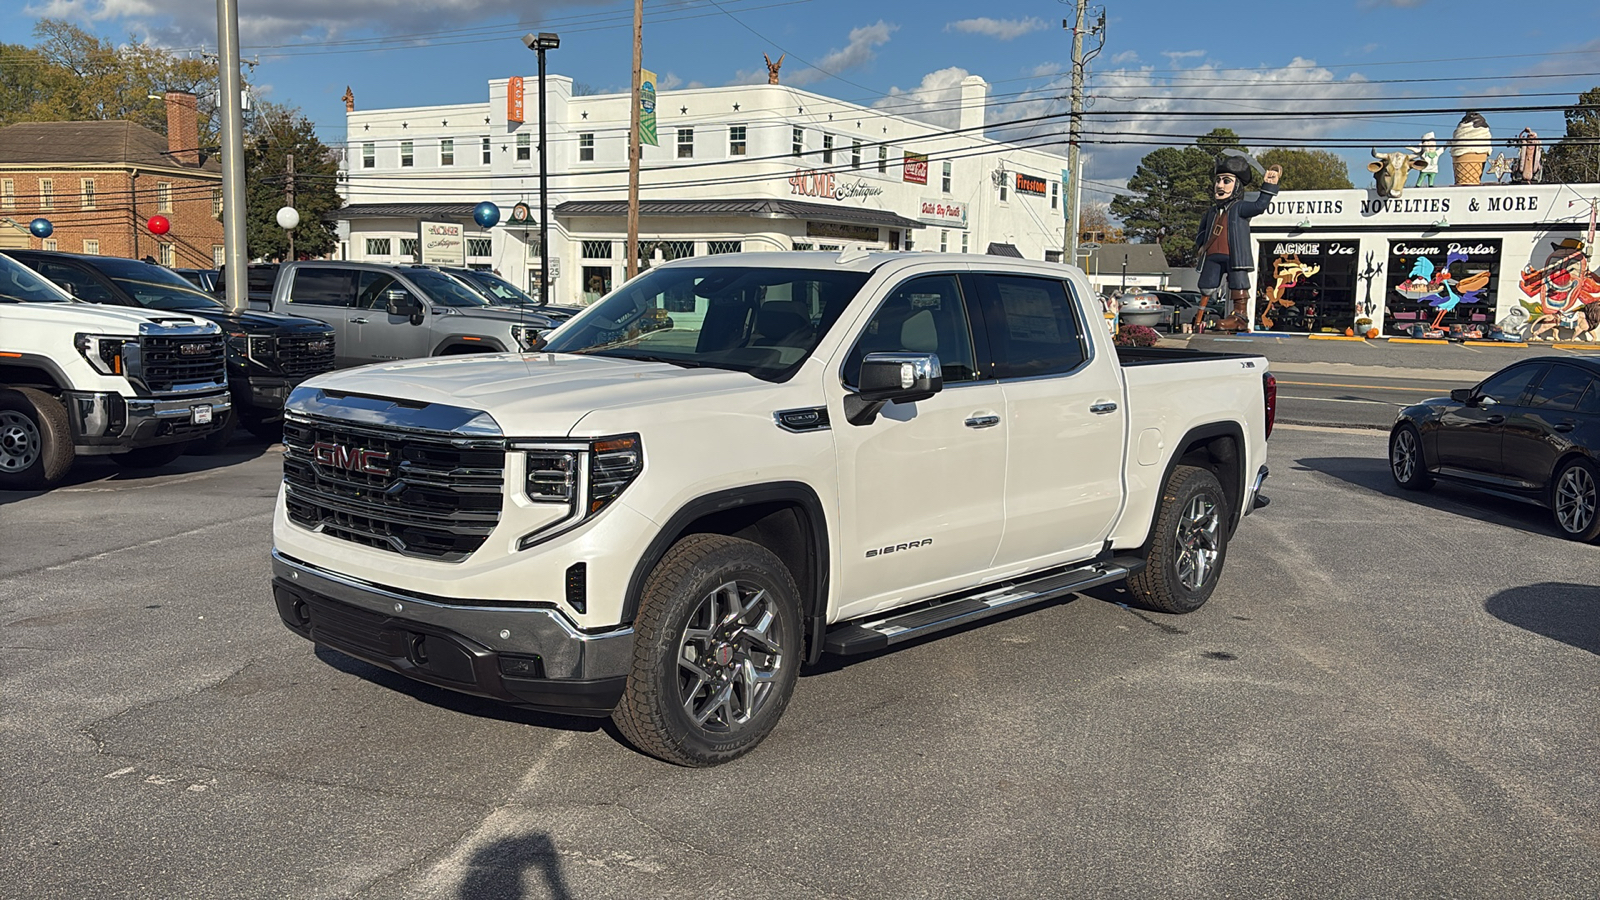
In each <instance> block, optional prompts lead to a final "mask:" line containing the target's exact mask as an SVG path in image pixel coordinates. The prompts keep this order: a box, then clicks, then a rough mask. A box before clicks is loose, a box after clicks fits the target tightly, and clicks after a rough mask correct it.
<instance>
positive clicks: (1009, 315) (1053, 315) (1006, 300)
mask: <svg viewBox="0 0 1600 900" xmlns="http://www.w3.org/2000/svg"><path fill="white" fill-rule="evenodd" d="M977 280H978V283H979V284H980V285H981V286H982V291H983V295H984V298H983V299H984V312H985V315H986V316H987V321H988V324H989V329H988V330H989V347H990V351H991V352H992V353H993V354H994V361H995V375H996V376H997V377H1000V378H1028V377H1032V376H1038V375H1059V374H1061V373H1063V372H1070V371H1072V370H1073V369H1076V368H1077V367H1078V366H1080V365H1082V364H1083V362H1084V360H1086V359H1088V349H1087V348H1086V347H1085V345H1084V331H1083V323H1081V322H1080V321H1078V311H1077V307H1076V306H1075V305H1074V304H1073V302H1072V297H1071V296H1069V295H1068V294H1067V286H1066V285H1065V284H1064V283H1062V282H1060V281H1058V280H1056V279H1053V278H1030V277H1027V276H1021V275H979V276H977Z"/></svg>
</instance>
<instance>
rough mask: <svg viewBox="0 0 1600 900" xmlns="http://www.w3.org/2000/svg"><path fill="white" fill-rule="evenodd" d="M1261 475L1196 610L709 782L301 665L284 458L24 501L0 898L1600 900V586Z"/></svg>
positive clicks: (305, 660)
mask: <svg viewBox="0 0 1600 900" xmlns="http://www.w3.org/2000/svg"><path fill="white" fill-rule="evenodd" d="M1271 453H1272V459H1271V465H1272V470H1273V476H1272V478H1271V480H1270V481H1269V482H1268V486H1267V493H1268V494H1269V495H1270V496H1271V497H1272V499H1273V504H1272V505H1271V506H1270V507H1269V508H1267V509H1265V510H1263V511H1261V512H1259V513H1257V514H1256V515H1254V516H1252V517H1250V518H1249V519H1247V520H1246V522H1245V523H1244V525H1243V527H1242V528H1241V530H1240V532H1239V533H1238V535H1237V536H1236V538H1235V542H1234V544H1233V546H1232V548H1231V551H1230V555H1229V557H1228V560H1227V563H1226V566H1227V568H1226V571H1225V573H1224V576H1223V582H1222V585H1221V587H1220V588H1219V590H1218V593H1217V595H1216V596H1215V597H1214V598H1213V600H1212V602H1211V603H1210V604H1209V605H1207V606H1206V607H1205V608H1203V609H1202V610H1200V611H1199V612H1196V613H1194V614H1192V615H1189V616H1182V617H1175V616H1164V615H1157V614H1151V613H1144V612H1139V611H1136V610H1132V609H1129V608H1126V607H1124V606H1122V605H1120V603H1119V602H1118V601H1119V599H1120V595H1119V594H1118V593H1117V592H1116V591H1115V590H1109V589H1108V590H1101V591H1098V592H1096V593H1095V594H1093V595H1087V596H1080V597H1077V598H1075V599H1073V600H1072V601H1070V602H1064V603H1058V604H1055V605H1051V606H1047V607H1044V608H1040V609H1037V610H1034V611H1032V612H1029V613H1026V614H1022V615H1017V616H1013V617H1011V618H1009V619H1005V620H1003V621H1000V622H996V623H993V624H989V625H986V626H983V627H978V628H974V629H971V630H967V631H965V632H961V633H957V634H954V635H950V636H947V637H944V638H942V639H939V640H934V641H929V642H926V643H922V644H919V645H914V646H911V647H909V648H907V649H903V650H900V651H898V652H894V653H890V654H886V655H881V656H877V657H873V658H868V659H864V660H860V661H856V662H853V663H852V664H850V665H847V666H825V667H824V668H822V669H820V670H818V671H816V672H814V673H811V674H809V675H808V676H806V677H803V678H802V679H801V682H800V685H799V688H798V692H797V695H796V698H795V700H794V702H793V703H792V704H791V706H790V708H789V710H788V712H787V714H786V716H785V718H784V720H783V722H782V723H781V724H780V726H779V728H778V730H777V731H776V732H775V733H774V735H773V736H772V737H771V738H770V739H768V741H767V742H766V743H765V744H763V745H762V747H761V748H760V749H759V750H757V751H756V753H754V754H753V755H752V756H749V757H747V758H745V759H742V760H740V761H737V762H735V763H733V764H730V765H727V766H723V767H720V768H716V769H711V770H688V769H680V768H675V767H672V766H669V765H666V764H663V763H660V762H658V761H656V760H654V759H651V758H648V757H645V756H642V755H640V754H638V753H636V752H634V751H633V750H631V749H629V748H628V747H627V746H625V745H624V744H623V743H621V741H620V739H619V738H618V737H617V736H616V733H615V732H614V730H613V729H611V728H610V727H609V726H608V725H604V724H602V723H598V722H593V721H588V720H581V719H565V718H558V717H552V716H546V715H540V714H535V713H528V712H523V711H518V710H514V709H508V708H505V707H500V706H497V705H494V704H491V703H487V702H480V701H476V700H473V699H470V698H464V697H460V696H456V695H452V694H449V693H445V692H442V691H437V690H434V689H432V688H427V687H423V686H419V685H414V684H411V683H409V682H406V681H405V680H403V679H401V678H399V677H397V676H392V675H389V674H387V673H384V672H381V671H378V670H375V669H373V668H370V667H368V666H366V665H364V664H361V663H358V662H355V661H353V660H351V659H349V658H346V657H343V656H340V655H339V654H337V653H333V652H329V651H321V650H318V649H316V648H314V647H313V646H311V645H310V644H307V643H305V642H304V641H302V640H301V639H299V638H298V637H295V636H293V635H291V634H290V633H289V632H288V631H287V630H285V629H284V628H283V626H282V625H281V624H279V622H278V620H277V617H276V614H275V612H274V611H273V608H272V604H271V601H270V599H269V596H268V591H267V579H268V565H267V559H266V551H267V548H268V546H269V543H270V534H269V530H270V511H271V506H272V499H273V497H274V495H275V492H276V484H277V480H278V475H279V470H278V456H277V452H276V451H275V450H274V449H271V448H263V447H261V446H260V445H259V444H250V443H248V442H240V443H238V444H236V445H235V452H233V453H231V454H229V455H226V456H223V457H220V458H214V459H205V458H196V457H187V458H185V459H184V460H182V461H181V462H180V463H179V465H178V467H177V470H176V471H172V472H166V473H163V474H159V475H145V476H142V477H131V476H129V475H128V474H126V473H122V472H119V471H118V470H116V469H115V468H114V467H112V466H110V465H108V464H103V463H91V464H89V465H85V466H83V467H82V468H81V469H79V470H78V471H77V472H76V473H75V475H74V481H73V483H72V484H70V485H68V486H66V487H65V488H63V489H59V490H56V491H54V492H52V493H49V494H43V495H21V494H3V493H0V632H3V635H0V679H3V683H4V685H5V691H4V697H5V699H4V703H3V706H0V728H3V729H4V735H5V737H4V741H3V744H0V760H3V766H4V772H3V775H4V778H3V783H4V789H3V791H4V796H3V806H0V885H3V886H4V887H3V888H0V894H3V895H4V896H6V897H17V898H75V900H76V898H84V897H96V898H110V897H139V898H150V897H174V898H178V897H181V898H213V897H215V898H230V900H237V898H254V897H262V898H277V897H296V898H324V897H327V898H333V897H351V898H394V897H407V898H412V897H417V898H536V897H550V898H610V897H618V898H624V897H625V898H637V897H683V898H706V897H729V898H733V897H738V898H748V897H770V898H778V897H784V898H787V897H797V898H798V897H806V898H814V897H826V898H858V897H860V898H879V897H929V898H933V897H939V898H945V897H1029V898H1032V897H1107V896H1124V897H1173V896H1183V897H1218V898H1220V897H1349V898H1370V897H1382V896H1411V897H1451V898H1463V897H1484V898H1489V897H1493V898H1503V897H1562V898H1565V897H1574V898H1577V897H1582V898H1590V897H1593V896H1594V894H1595V885H1596V884H1600V799H1597V798H1600V740H1597V737H1600V724H1597V723H1600V692H1597V690H1596V686H1597V685H1600V589H1597V588H1596V587H1595V585H1596V583H1597V582H1600V547H1594V546H1581V545H1575V544H1572V543H1570V542H1567V541H1565V540H1562V539H1561V538H1559V537H1557V536H1556V534H1555V531H1554V528H1553V527H1552V526H1551V524H1550V523H1549V522H1548V517H1547V514H1546V513H1544V512H1543V511H1542V510H1538V509H1535V508H1532V507H1525V506H1521V505H1518V504H1515V503H1511V502H1509V501H1499V500H1495V499H1493V498H1484V497H1479V496H1476V495H1472V494H1468V493H1466V492H1462V491H1456V490H1453V489H1450V488H1440V489H1438V490H1436V491H1435V492H1433V493H1430V494H1424V495H1402V494H1401V493H1400V492H1399V491H1397V490H1396V489H1395V488H1394V487H1393V486H1392V485H1391V483H1390V480H1389V476H1388V474H1387V471H1386V469H1385V463H1384V460H1383V453H1384V444H1383V435H1382V434H1381V433H1380V432H1375V431H1337V430H1330V429H1305V428H1296V427H1292V426H1288V427H1284V428H1282V429H1280V430H1279V431H1278V432H1277V433H1276V434H1275V435H1274V438H1273V442H1272V449H1271Z"/></svg>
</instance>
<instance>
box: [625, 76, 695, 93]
mask: <svg viewBox="0 0 1600 900" xmlns="http://www.w3.org/2000/svg"><path fill="white" fill-rule="evenodd" d="M680 87H683V79H682V78H679V77H678V76H677V75H674V74H673V73H671V72H668V73H666V74H665V75H661V76H659V77H657V78H656V90H658V91H670V90H675V89H677V88H680ZM628 90H630V91H631V90H633V87H632V86H631V85H630V86H629V87H628Z"/></svg>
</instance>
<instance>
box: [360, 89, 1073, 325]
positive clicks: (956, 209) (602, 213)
mask: <svg viewBox="0 0 1600 900" xmlns="http://www.w3.org/2000/svg"><path fill="white" fill-rule="evenodd" d="M546 81H547V88H546V105H547V108H546V129H547V133H548V144H549V161H548V170H549V207H550V213H551V214H550V216H549V222H548V229H549V234H550V268H551V273H550V274H551V299H552V301H553V302H556V303H581V302H585V301H588V300H592V299H593V298H595V297H596V296H598V295H599V294H601V293H604V292H606V291H609V290H610V289H611V287H612V286H613V285H615V284H619V283H620V282H621V280H622V278H623V277H624V274H625V271H626V269H625V262H626V261H625V257H624V249H623V244H624V242H625V239H626V231H627V182H628V178H627V168H628V158H627V135H628V118H629V97H628V95H627V94H602V95H592V96H573V94H572V80H571V79H570V78H566V77H562V76H551V77H549V78H547V79H546ZM486 93H487V96H486V97H485V99H484V100H483V101H481V102H478V103H470V104H461V105H451V106H423V107H411V108H406V109H384V110H361V111H354V110H352V111H350V112H348V113H347V115H346V122H347V128H348V142H347V152H346V156H345V162H344V170H343V171H342V172H341V178H342V179H343V181H344V193H345V196H346V199H347V203H348V206H347V207H346V208H345V209H344V210H343V211H341V213H340V217H341V224H340V229H341V236H342V238H343V241H344V247H343V253H344V255H345V256H346V257H347V258H350V259H356V260H368V261H386V262H410V261H412V260H414V259H418V258H420V256H421V255H422V252H423V250H424V241H423V229H424V226H425V225H426V224H427V223H454V224H455V225H460V226H464V228H463V229H462V230H461V232H462V233H460V234H459V235H457V236H455V239H452V240H447V241H444V242H443V243H442V244H441V246H442V247H443V248H444V249H445V250H446V251H448V252H449V253H452V254H454V255H456V256H457V257H459V258H460V259H461V262H464V263H465V264H467V265H471V266H476V267H482V268H492V269H496V270H498V271H499V272H500V273H501V274H502V275H503V276H504V277H506V278H508V279H510V280H512V281H515V282H517V283H519V284H524V285H527V286H528V287H529V289H530V291H534V292H536V289H537V284H538V280H539V278H540V274H541V273H540V261H539V247H538V234H539V232H538V222H537V220H538V214H539V159H538V145H539V137H538V135H539V101H538V80H537V79H536V78H531V77H529V78H512V79H497V80H493V81H490V82H488V85H487V92H486ZM889 102H891V103H893V102H895V101H889ZM987 104H988V85H987V84H986V83H985V82H984V81H983V79H981V78H977V77H969V78H968V79H966V81H965V82H963V83H962V85H961V87H960V96H959V99H958V100H957V99H952V100H951V101H950V102H948V103H946V104H943V107H944V108H943V109H942V110H940V111H941V112H942V113H943V115H944V116H945V117H947V118H948V120H949V122H950V126H949V127H940V126H936V125H931V124H928V122H925V121H920V120H918V119H913V118H909V117H907V116H905V115H902V114H900V113H899V112H897V108H896V107H892V106H891V107H886V108H872V107H866V106H860V105H858V104H854V103H847V102H843V101H839V100H834V99H830V98H828V97H823V96H820V95H818V94H814V93H811V92H810V91H805V90H801V89H798V88H794V87H790V86H788V85H773V84H758V85H742V86H734V87H718V88H694V89H687V90H673V91H664V92H661V93H660V94H658V95H657V102H656V110H657V134H658V136H659V140H660V145H659V146H648V145H647V146H645V148H644V153H643V156H642V170H643V171H642V175H641V189H640V197H641V198H642V203H641V219H640V226H639V237H640V245H641V255H642V257H643V260H644V262H645V264H648V263H649V261H650V259H651V258H652V257H653V256H654V255H655V254H657V253H659V254H660V255H661V256H662V257H663V258H665V259H675V258H678V257H682V256H691V255H692V256H703V255H707V254H715V253H727V252H735V251H740V250H746V251H753V250H775V251H776V250H801V249H818V250H822V249H842V248H843V247H844V246H846V245H851V246H862V247H868V248H876V249H889V250H894V249H916V250H939V251H948V252H952V253H955V252H966V253H987V252H995V253H1006V254H1009V255H1019V256H1022V257H1025V258H1028V259H1039V260H1060V258H1061V248H1062V243H1063V238H1064V233H1065V223H1064V215H1063V210H1064V206H1065V204H1064V198H1063V196H1062V191H1063V184H1062V173H1063V171H1064V170H1065V168H1066V159H1065V156H1061V155H1056V154H1052V153H1045V152H1041V151H1039V150H1032V149H1025V148H1023V147H1019V146H1016V145H1013V144H1007V143H1000V142H995V141H991V140H989V139H987V138H985V137H983V124H984V122H983V118H984V111H985V109H986V107H987ZM930 105H932V106H934V107H938V106H939V104H937V103H934V104H928V103H920V104H912V103H911V102H910V101H904V102H903V105H902V106H900V107H898V108H899V109H907V108H911V107H912V106H915V107H917V108H920V109H927V108H928V107H929V106H930ZM1064 128H1065V123H1064V121H1063V122H1059V123H1058V122H1054V121H1047V122H1044V123H1041V124H1039V125H1038V128H1037V131H1036V132H1034V133H1033V134H1031V135H1030V136H1029V139H1030V140H1031V141H1032V142H1038V141H1039V140H1040V139H1041V138H1042V137H1046V136H1057V137H1058V136H1059V135H1060V134H1062V133H1063V131H1064ZM485 200H487V201H491V202H493V203H495V204H496V205H497V206H498V207H499V208H500V210H501V213H502V219H501V222H500V223H499V224H498V225H495V226H494V227H492V228H489V229H481V228H479V227H478V226H477V225H476V224H474V222H473V218H472V211H473V208H474V207H475V206H476V205H477V204H478V203H480V202H482V201H485ZM437 230H438V229H437V228H435V229H431V230H429V231H428V233H429V234H432V233H434V232H435V231H437ZM446 230H449V229H446ZM430 243H431V242H430ZM458 244H459V246H458ZM463 251H464V255H463Z"/></svg>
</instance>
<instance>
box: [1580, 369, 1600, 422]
mask: <svg viewBox="0 0 1600 900" xmlns="http://www.w3.org/2000/svg"><path fill="white" fill-rule="evenodd" d="M1577 411H1578V412H1580V413H1582V414H1584V415H1587V416H1600V378H1590V379H1589V389H1588V390H1586V391H1584V392H1583V397H1582V398H1580V399H1579V400H1578V410H1577Z"/></svg>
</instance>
